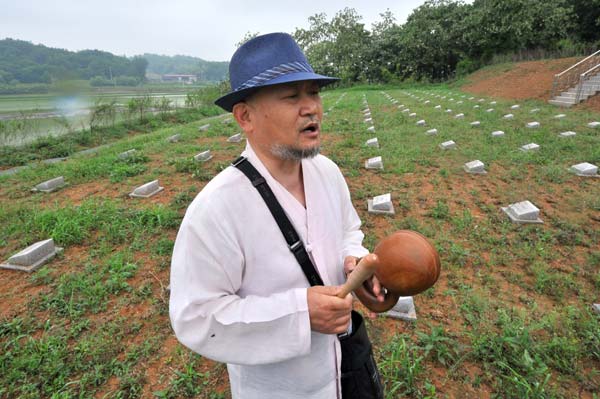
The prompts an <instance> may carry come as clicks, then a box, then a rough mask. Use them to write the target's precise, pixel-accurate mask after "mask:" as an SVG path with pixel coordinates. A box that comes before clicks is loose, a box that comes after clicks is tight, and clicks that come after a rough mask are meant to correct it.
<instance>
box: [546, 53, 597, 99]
mask: <svg viewBox="0 0 600 399" xmlns="http://www.w3.org/2000/svg"><path fill="white" fill-rule="evenodd" d="M599 64H600V50H598V51H596V52H595V53H594V54H592V55H590V56H588V57H586V58H584V59H583V60H581V61H579V62H578V63H576V64H574V65H572V66H570V67H569V68H567V69H565V70H564V71H562V72H561V73H559V74H556V75H554V82H553V83H552V98H554V97H556V96H557V95H558V94H560V93H561V92H563V91H565V90H568V89H570V88H571V87H574V86H575V85H576V84H577V83H579V81H580V79H581V74H582V73H585V71H589V70H590V68H592V69H593V68H595V67H596V66H598V65H599Z"/></svg>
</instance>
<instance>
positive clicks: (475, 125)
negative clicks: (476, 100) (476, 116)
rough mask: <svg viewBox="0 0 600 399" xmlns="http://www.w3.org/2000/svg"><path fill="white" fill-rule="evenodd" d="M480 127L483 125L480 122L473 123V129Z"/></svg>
mask: <svg viewBox="0 0 600 399" xmlns="http://www.w3.org/2000/svg"><path fill="white" fill-rule="evenodd" d="M479 125H481V122H479V121H474V122H471V127H479Z"/></svg>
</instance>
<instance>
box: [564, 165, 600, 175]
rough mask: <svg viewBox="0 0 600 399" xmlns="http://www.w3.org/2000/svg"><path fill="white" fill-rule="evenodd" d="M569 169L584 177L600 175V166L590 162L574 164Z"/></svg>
mask: <svg viewBox="0 0 600 399" xmlns="http://www.w3.org/2000/svg"><path fill="white" fill-rule="evenodd" d="M569 171H571V172H573V173H575V174H576V175H577V176H582V177H600V175H599V174H598V167H597V166H596V165H593V164H591V163H588V162H583V163H578V164H577V165H573V166H571V168H569Z"/></svg>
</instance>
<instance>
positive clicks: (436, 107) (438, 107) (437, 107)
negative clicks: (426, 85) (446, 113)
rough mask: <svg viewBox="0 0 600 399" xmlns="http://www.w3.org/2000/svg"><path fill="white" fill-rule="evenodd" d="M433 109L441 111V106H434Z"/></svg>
mask: <svg viewBox="0 0 600 399" xmlns="http://www.w3.org/2000/svg"><path fill="white" fill-rule="evenodd" d="M433 108H435V109H442V106H441V105H436V106H435V107H433Z"/></svg>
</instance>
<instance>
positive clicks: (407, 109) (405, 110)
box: [402, 108, 410, 114]
mask: <svg viewBox="0 0 600 399" xmlns="http://www.w3.org/2000/svg"><path fill="white" fill-rule="evenodd" d="M407 112H410V108H404V109H403V110H402V113H403V114H405V113H407Z"/></svg>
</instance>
